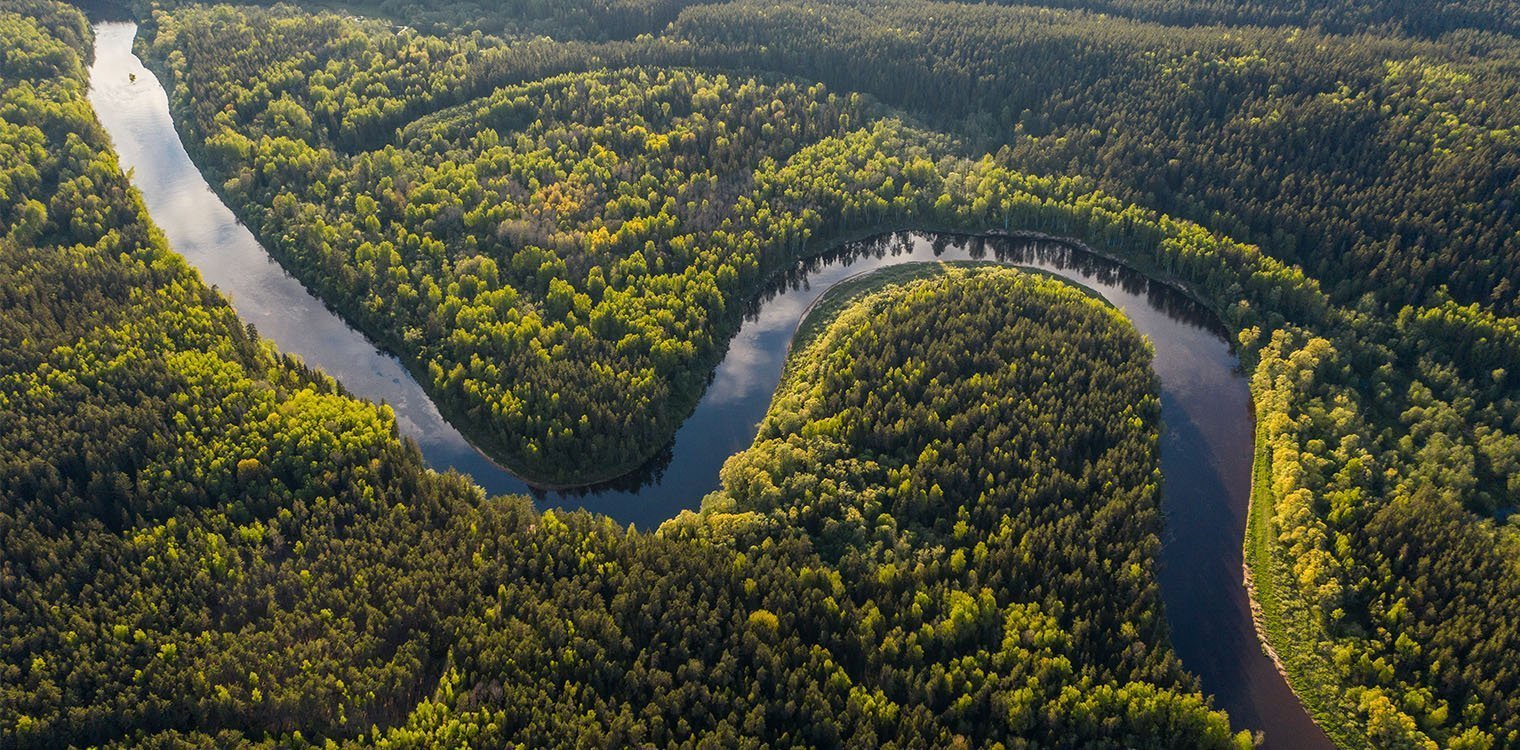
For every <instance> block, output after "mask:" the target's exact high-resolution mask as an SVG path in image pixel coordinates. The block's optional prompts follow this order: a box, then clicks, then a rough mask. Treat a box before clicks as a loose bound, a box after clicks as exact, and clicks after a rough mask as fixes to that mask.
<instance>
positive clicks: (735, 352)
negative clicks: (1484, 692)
mask: <svg viewBox="0 0 1520 750" xmlns="http://www.w3.org/2000/svg"><path fill="white" fill-rule="evenodd" d="M95 32H96V39H95V62H94V64H93V66H92V67H91V70H90V101H91V103H92V104H93V105H94V107H95V111H96V113H97V115H98V116H99V118H100V121H101V123H102V125H104V126H105V129H106V131H107V132H108V133H109V134H110V136H111V139H112V141H113V143H114V144H115V146H116V150H117V153H118V154H120V156H121V161H122V166H123V167H124V168H126V169H129V170H131V174H132V183H133V184H134V185H135V186H137V188H138V189H139V190H140V191H141V192H142V194H143V197H144V199H145V201H146V203H147V206H148V211H149V213H150V214H151V215H152V217H153V220H154V222H155V223H157V224H158V226H159V227H160V228H162V229H163V231H164V234H165V235H166V236H167V237H168V239H169V244H170V246H171V247H172V248H173V249H174V250H175V252H177V253H179V254H180V255H182V256H184V257H185V258H186V259H187V260H188V261H189V262H190V263H191V264H192V265H194V266H195V267H196V268H197V269H199V270H200V273H201V275H202V276H203V277H204V278H205V280H206V281H207V282H208V283H210V284H213V285H215V286H216V287H217V288H218V289H219V290H220V291H221V292H222V294H224V295H226V296H227V297H228V298H229V299H230V300H231V301H232V305H233V307H234V308H235V309H236V310H237V313H238V315H239V316H241V317H242V319H243V320H244V321H246V322H249V323H252V324H254V326H255V327H256V328H257V329H258V331H259V333H260V334H262V335H263V336H264V337H266V338H269V339H271V340H273V341H274V342H275V343H276V344H277V345H278V346H279V347H280V348H281V349H282V350H284V351H286V352H289V353H292V354H296V355H298V356H300V357H301V358H302V359H303V360H304V361H305V362H306V363H307V364H310V365H313V366H315V367H317V368H319V369H321V370H324V371H326V372H327V373H328V374H330V375H332V376H333V377H335V378H337V379H338V381H339V382H341V383H342V384H343V385H344V387H345V388H347V389H348V390H349V391H350V392H352V393H354V394H356V395H358V396H361V397H363V398H367V399H370V400H373V401H383V402H385V403H387V404H389V405H390V406H391V408H392V409H394V410H395V412H396V419H397V421H398V423H399V426H400V429H401V432H402V433H403V434H405V435H406V436H408V437H410V438H412V439H413V440H415V441H417V443H418V445H419V446H420V447H421V449H422V453H423V455H424V456H425V457H426V459H427V461H428V463H429V464H430V465H432V466H433V467H435V468H438V469H440V470H442V469H448V468H453V469H457V470H459V471H460V472H463V473H465V474H469V475H470V476H472V477H473V478H474V479H475V481H476V482H478V483H479V484H480V485H481V486H482V487H484V488H485V489H486V491H487V492H490V493H493V494H506V493H531V494H532V495H533V496H534V497H535V499H536V500H537V502H538V504H539V505H540V506H541V507H567V508H568V507H574V508H585V509H587V510H591V511H594V512H597V513H605V514H607V515H608V516H611V517H612V518H614V519H616V520H618V521H619V522H622V523H633V524H636V525H637V526H639V527H641V528H651V527H653V526H656V525H658V524H659V523H660V522H661V521H663V520H665V519H667V518H670V517H672V516H674V515H675V514H676V513H678V512H680V511H681V510H683V509H687V508H695V507H696V506H697V505H698V503H699V502H700V501H701V499H702V497H703V496H704V495H705V494H707V493H708V492H710V491H712V490H713V489H716V488H717V484H718V469H719V467H721V466H722V464H723V461H724V459H726V458H727V457H729V456H730V455H732V454H734V453H735V452H738V451H740V450H743V449H744V448H746V447H748V446H749V444H750V442H751V441H752V440H753V439H754V436H755V431H756V427H757V425H758V423H759V421H760V420H761V418H762V417H763V416H764V415H765V411H766V408H767V407H768V406H769V404H770V399H771V396H772V394H773V393H774V392H775V389H776V384H777V382H778V381H779V380H780V377H781V368H782V364H783V362H784V361H785V358H786V352H787V346H788V343H789V342H790V341H791V336H792V333H793V331H795V330H796V327H797V323H798V321H799V320H800V319H801V317H802V316H803V315H804V313H805V312H806V311H807V309H808V307H809V305H811V303H812V302H813V301H814V300H816V299H817V298H818V297H819V296H820V295H822V294H823V293H824V292H825V291H827V290H828V289H829V287H831V286H833V285H834V284H836V283H838V282H839V281H841V280H843V279H845V278H848V277H851V276H854V275H857V274H860V273H863V272H868V271H871V270H874V269H877V268H884V267H887V266H891V265H897V264H900V263H911V262H922V261H929V260H944V261H953V260H998V261H1002V262H1005V263H1010V264H1015V265H1019V266H1024V267H1030V268H1038V269H1041V270H1044V271H1047V272H1050V273H1052V274H1055V275H1057V276H1061V277H1063V278H1066V279H1070V280H1072V281H1075V282H1077V283H1080V284H1082V285H1084V286H1086V287H1088V288H1091V289H1093V290H1095V291H1097V292H1098V293H1099V294H1101V295H1102V296H1103V297H1104V298H1106V299H1107V300H1108V301H1110V302H1112V303H1113V304H1114V305H1115V306H1116V307H1118V308H1119V309H1120V310H1122V311H1124V313H1125V314H1126V315H1128V316H1129V318H1130V320H1131V321H1132V322H1133V323H1134V325H1135V327H1136V329H1138V330H1139V331H1140V332H1141V333H1142V334H1144V335H1145V336H1146V337H1147V338H1149V339H1150V341H1151V342H1152V343H1153V344H1154V346H1155V361H1154V363H1153V366H1154V368H1155V371H1156V373H1157V375H1158V377H1159V379H1160V382H1161V417H1162V423H1163V431H1162V438H1161V468H1162V472H1163V474H1164V476H1165V485H1164V488H1163V491H1162V513H1163V516H1164V519H1165V527H1164V528H1165V532H1164V535H1163V539H1162V546H1161V561H1160V563H1161V564H1160V572H1159V576H1160V583H1161V591H1162V597H1163V599H1164V601H1165V606H1166V616H1167V620H1168V621H1169V622H1170V626H1171V632H1172V642H1173V645H1174V647H1175V648H1176V650H1177V653H1178V654H1179V656H1181V658H1182V662H1183V664H1184V665H1185V666H1186V667H1187V668H1188V669H1189V670H1191V671H1192V672H1194V673H1195V674H1197V675H1198V676H1199V678H1200V679H1201V680H1202V683H1203V688H1204V690H1205V691H1206V692H1209V693H1211V694H1213V695H1214V696H1215V699H1216V702H1217V705H1218V706H1219V707H1221V708H1223V709H1225V710H1227V711H1229V713H1230V716H1231V719H1232V721H1233V722H1234V723H1235V724H1236V725H1237V726H1239V727H1243V728H1247V729H1251V730H1254V731H1264V732H1265V733H1266V746H1267V747H1276V748H1314V747H1331V744H1330V742H1329V740H1328V739H1326V737H1325V735H1324V734H1323V733H1322V732H1321V731H1320V730H1319V728H1318V727H1316V726H1315V725H1314V723H1313V721H1311V720H1310V718H1309V716H1308V715H1307V713H1306V712H1305V711H1304V709H1303V707H1302V706H1301V705H1300V704H1299V702H1298V700H1297V698H1296V697H1295V696H1294V695H1293V693H1292V692H1291V690H1289V688H1288V686H1287V684H1286V683H1285V682H1284V681H1283V679H1282V677H1281V676H1280V675H1278V673H1277V671H1276V669H1275V667H1274V666H1273V664H1272V662H1271V660H1269V659H1268V658H1267V657H1266V656H1264V655H1263V654H1262V652H1261V649H1260V647H1259V644H1258V643H1257V639H1256V631H1255V629H1254V626H1253V625H1252V622H1251V613H1250V608H1249V601H1248V598H1247V594H1246V591H1245V587H1244V586H1243V584H1242V581H1241V573H1242V558H1241V555H1242V550H1241V540H1242V538H1243V536H1244V533H1245V523H1246V512H1247V506H1248V502H1249V497H1250V484H1251V458H1252V439H1253V434H1252V419H1251V414H1250V398H1249V393H1248V391H1247V388H1246V382H1245V379H1244V377H1243V376H1242V375H1241V374H1240V373H1239V371H1238V367H1237V363H1236V360H1235V357H1234V355H1233V354H1232V353H1231V351H1230V347H1229V344H1228V342H1227V340H1226V338H1225V336H1224V334H1223V332H1222V329H1221V328H1220V327H1219V326H1218V324H1217V322H1216V321H1214V319H1213V317H1212V315H1211V314H1210V313H1209V312H1208V311H1206V310H1204V309H1203V308H1201V307H1200V306H1198V305H1197V304H1195V303H1193V302H1192V301H1191V300H1189V299H1188V298H1186V297H1185V296H1183V295H1182V294H1180V293H1179V292H1177V291H1175V290H1173V289H1172V288H1170V287H1167V286H1165V285H1162V284H1159V283H1155V282H1152V281H1151V280H1149V279H1148V278H1146V277H1145V276H1143V275H1141V274H1139V273H1137V272H1135V271H1132V270H1130V269H1128V268H1125V267H1124V266H1121V265H1119V264H1117V263H1114V262H1112V261H1110V260H1107V259H1105V258H1102V257H1100V256H1098V255H1095V254H1092V253H1090V252H1086V251H1084V250H1082V249H1079V248H1076V247H1073V246H1070V245H1068V244H1065V243H1059V242H1050V241H1043V240H1030V239H1018V238H1011V237H972V236H958V235H943V234H939V235H936V234H930V233H895V234H888V235H882V236H879V237H875V238H871V239H868V240H864V241H861V242H855V243H850V244H847V245H845V246H843V247H841V248H839V249H838V250H836V251H834V252H831V253H828V254H825V255H824V256H822V257H819V258H816V259H813V260H811V261H808V262H805V263H800V264H798V266H797V267H796V268H794V269H792V270H791V271H790V272H788V273H787V274H785V278H783V279H781V280H779V281H777V282H776V283H775V284H773V285H772V287H771V288H770V289H769V290H767V291H766V292H765V293H764V294H763V295H761V298H760V299H758V300H756V302H755V303H754V305H753V306H752V308H751V310H750V312H749V314H748V315H747V316H746V318H745V320H744V323H743V326H742V327H741V328H740V330H739V332H738V334H737V335H736V336H735V337H734V339H733V341H732V342H731V343H730V345H729V348H728V352H727V354H726V356H725V357H724V359H723V361H722V363H721V364H719V365H718V367H717V370H716V371H715V372H714V373H713V378H712V381H711V383H710V384H709V386H708V388H707V391H706V393H705V394H704V395H703V397H702V400H701V402H700V403H699V404H698V405H697V407H696V410H695V411H694V412H693V413H692V415H691V416H690V417H688V418H687V419H686V421H685V422H684V423H682V425H681V427H680V429H679V430H678V431H677V432H676V435H675V438H674V440H673V441H672V442H671V444H670V445H669V446H668V447H667V448H666V449H665V451H664V452H663V453H662V454H661V455H660V456H658V457H656V459H654V460H653V461H652V462H651V463H650V464H649V465H648V466H647V467H646V468H645V469H644V470H642V471H640V472H637V473H636V474H634V475H632V476H630V477H628V478H625V479H624V480H620V481H616V482H612V483H610V484H609V485H605V486H602V487H598V488H587V489H583V490H577V491H542V490H537V489H535V488H532V487H530V486H528V485H527V484H526V483H524V482H523V481H522V480H520V479H518V478H517V477H515V476H513V475H512V474H511V473H510V472H508V471H506V470H504V469H502V468H500V467H498V466H496V465H495V464H494V463H492V462H491V461H490V460H488V459H486V458H485V457H484V456H482V455H481V454H480V453H479V452H478V451H476V450H475V449H474V448H472V447H471V446H470V444H469V443H468V442H467V441H466V440H465V439H464V437H463V436H462V435H460V433H459V431H458V430H456V429H454V427H453V426H452V425H450V424H449V423H448V422H447V421H445V420H444V419H443V418H442V417H441V416H440V415H439V412H438V409H437V407H436V406H435V405H434V404H433V402H432V401H431V400H430V399H429V398H428V396H427V394H426V393H424V392H423V390H422V388H421V387H420V386H418V384H417V383H416V381H415V380H413V379H412V377H411V375H410V374H409V373H408V372H407V370H406V368H405V367H403V366H402V365H401V363H400V362H399V361H398V360H397V359H396V358H395V357H394V356H391V355H390V354H388V353H386V352H383V351H381V350H379V349H378V348H377V347H376V346H375V345H374V344H373V343H372V342H370V341H369V340H368V339H366V338H365V337H364V335H363V334H361V333H359V332H358V331H356V330H354V329H353V328H352V327H350V326H349V325H348V324H347V323H345V322H344V321H343V320H342V319H341V318H340V317H338V316H337V315H336V314H335V313H333V312H332V311H331V310H329V309H328V308H327V307H326V306H325V305H324V304H323V303H322V301H321V300H319V299H317V298H316V297H315V296H313V295H312V294H311V293H310V292H308V291H307V290H306V288H305V287H303V286H302V285H301V283H300V282H299V281H297V280H296V279H295V278H294V277H292V276H291V275H290V274H289V273H287V272H286V271H285V270H284V269H283V268H282V267H281V266H280V265H279V264H278V263H276V262H275V261H274V260H273V259H272V258H271V257H270V256H269V254H268V253H267V252H265V250H264V248H263V247H261V246H260V245H259V243H258V241H257V240H256V239H254V237H253V235H252V234H251V233H250V232H249V231H248V229H247V228H246V227H244V226H243V225H242V224H241V223H240V222H239V221H238V219H237V217H236V216H235V215H233V213H232V211H231V210H230V209H229V208H228V207H227V206H226V205H225V204H223V203H222V201H221V199H220V198H219V197H218V196H217V195H216V193H214V192H213V191H212V190H211V189H210V187H209V186H208V185H207V184H206V181H205V179H204V178H203V177H202V176H201V174H200V171H199V170H198V169H197V168H196V166H195V164H194V163H193V162H192V161H191V160H190V157H189V156H188V154H187V153H186V151H185V149H184V146H183V144H181V142H180V139H179V135H178V133H177V132H176V131H175V126H174V121H173V119H172V117H171V115H170V111H169V105H168V99H167V95H166V92H165V91H164V89H163V87H162V86H161V85H160V84H159V82H158V80H157V78H156V77H155V76H154V75H153V74H152V73H151V72H150V71H148V70H147V69H146V68H144V67H143V65H142V62H141V61H140V60H139V59H138V58H137V57H136V56H135V55H133V54H132V41H133V38H134V36H135V34H136V26H135V25H133V24H130V23H99V24H97V25H96V26H95Z"/></svg>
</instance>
